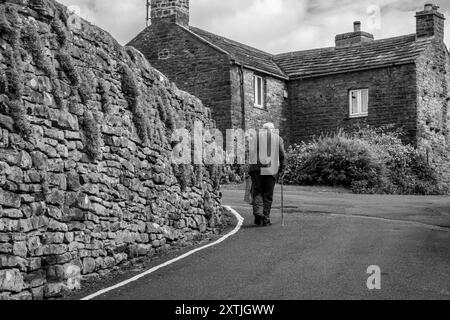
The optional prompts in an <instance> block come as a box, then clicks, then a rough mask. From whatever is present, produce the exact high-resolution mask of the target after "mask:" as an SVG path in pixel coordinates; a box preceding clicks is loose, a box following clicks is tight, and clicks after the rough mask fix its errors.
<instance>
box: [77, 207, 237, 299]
mask: <svg viewBox="0 0 450 320" xmlns="http://www.w3.org/2000/svg"><path fill="white" fill-rule="evenodd" d="M224 208H225V209H226V210H228V211H230V212H231V213H232V214H233V215H234V216H235V217H236V219H237V220H238V224H237V225H236V227H235V228H234V229H233V231H231V232H230V233H228V234H226V235H224V236H223V237H222V238H220V239H219V240H217V241H215V242H213V243H210V244H207V245H205V246H203V247H200V248H197V249H195V250H192V251H190V252H187V253H185V254H183V255H181V256H179V257H177V258H175V259H173V260H170V261H167V262H165V263H163V264H161V265H159V266H156V267H154V268H152V269H150V270H147V271H145V272H143V273H141V274H138V275H137V276H135V277H133V278H131V279H128V280H125V281H123V282H120V283H118V284H116V285H114V286H112V287H109V288H106V289H103V290H100V291H98V292H96V293H94V294H91V295H90V296H87V297H85V298H83V299H81V300H83V301H86V300H92V299H94V298H96V297H98V296H101V295H104V294H105V293H108V292H110V291H113V290H116V289H118V288H120V287H123V286H126V285H127V284H130V283H132V282H135V281H137V280H139V279H141V278H143V277H145V276H148V275H149V274H152V273H154V272H155V271H158V270H159V269H162V268H164V267H167V266H169V265H171V264H173V263H175V262H177V261H180V260H183V259H185V258H187V257H189V256H191V255H193V254H195V253H197V252H199V251H202V250H205V249H208V248H211V247H213V246H216V245H218V244H220V243H222V242H224V241H225V240H227V239H228V238H230V237H232V236H234V235H235V234H236V233H238V232H239V230H240V229H241V227H242V225H243V223H244V218H243V217H242V216H241V215H240V214H239V213H238V212H237V211H236V210H234V209H233V208H231V207H229V206H224Z"/></svg>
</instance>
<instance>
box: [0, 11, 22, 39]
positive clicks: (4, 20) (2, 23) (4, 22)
mask: <svg viewBox="0 0 450 320" xmlns="http://www.w3.org/2000/svg"><path fill="white" fill-rule="evenodd" d="M11 10H12V9H11ZM11 10H10V11H9V12H8V14H7V13H6V9H5V8H4V7H3V8H0V35H2V37H3V38H4V39H5V40H6V41H8V42H9V43H10V44H12V45H15V44H16V43H17V42H18V41H19V37H20V32H19V29H18V28H17V27H15V26H14V25H13V24H11V22H10V21H9V19H8V16H14V13H13V12H14V11H11ZM16 14H17V13H16Z"/></svg>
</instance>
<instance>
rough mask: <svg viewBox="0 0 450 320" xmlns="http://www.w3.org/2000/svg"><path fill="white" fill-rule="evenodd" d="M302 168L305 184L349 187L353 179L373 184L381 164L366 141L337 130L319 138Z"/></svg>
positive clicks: (369, 184)
mask: <svg viewBox="0 0 450 320" xmlns="http://www.w3.org/2000/svg"><path fill="white" fill-rule="evenodd" d="M301 170H302V171H303V172H304V176H303V179H304V182H305V183H307V184H313V183H317V184H321V185H332V186H344V187H351V186H352V183H354V182H355V181H367V184H368V186H374V185H376V184H377V177H378V176H379V174H380V172H381V166H380V165H379V164H378V163H377V161H376V159H375V157H374V155H373V154H372V153H371V152H370V149H369V148H368V146H367V145H365V144H364V143H362V142H361V141H358V140H352V139H348V138H347V137H345V136H344V135H342V134H338V135H336V136H335V137H332V138H321V139H319V140H318V141H317V142H316V148H314V149H312V151H311V153H310V154H309V157H307V158H306V159H304V161H303V163H302V166H301Z"/></svg>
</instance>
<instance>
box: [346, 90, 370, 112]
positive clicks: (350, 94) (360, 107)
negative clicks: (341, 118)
mask: <svg viewBox="0 0 450 320" xmlns="http://www.w3.org/2000/svg"><path fill="white" fill-rule="evenodd" d="M354 92H356V93H357V94H358V96H357V109H358V111H357V112H356V113H353V93H354ZM363 92H367V111H366V112H363V109H364V106H363ZM348 101H349V117H350V118H365V117H368V116H369V88H359V89H351V90H349V91H348Z"/></svg>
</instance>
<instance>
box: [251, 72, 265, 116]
mask: <svg viewBox="0 0 450 320" xmlns="http://www.w3.org/2000/svg"><path fill="white" fill-rule="evenodd" d="M258 79H260V80H261V95H260V97H259V98H260V100H261V104H258ZM265 96H266V90H265V81H264V77H263V76H260V75H257V74H254V75H253V106H254V107H255V108H258V109H261V110H265V108H266V101H265Z"/></svg>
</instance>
